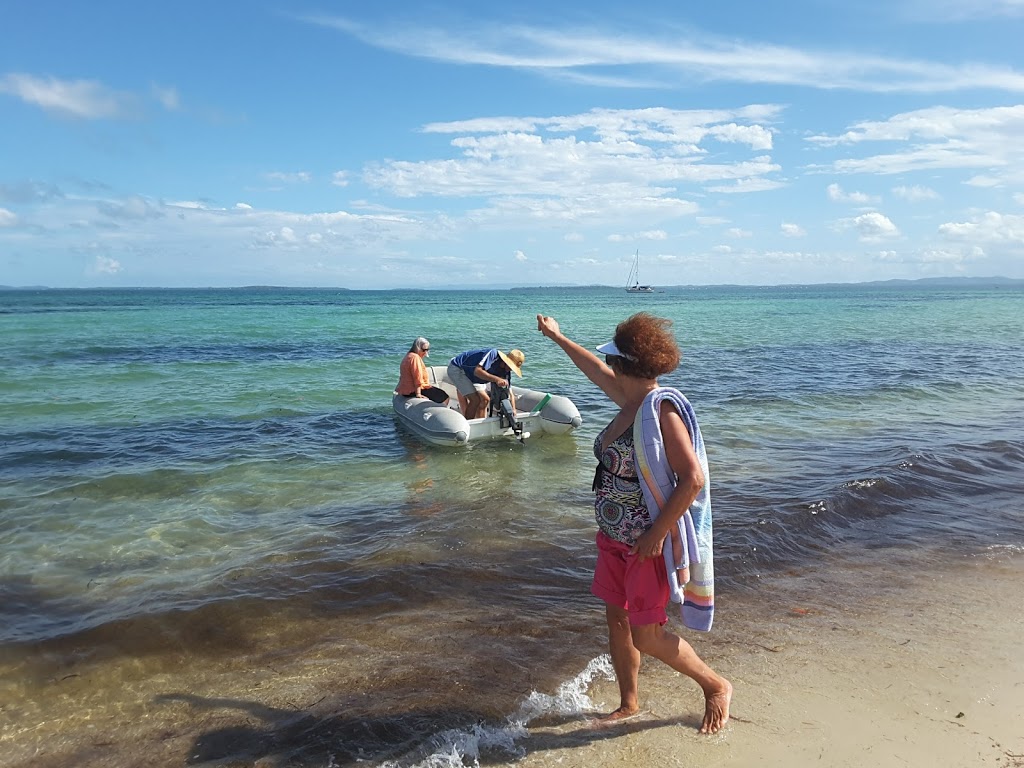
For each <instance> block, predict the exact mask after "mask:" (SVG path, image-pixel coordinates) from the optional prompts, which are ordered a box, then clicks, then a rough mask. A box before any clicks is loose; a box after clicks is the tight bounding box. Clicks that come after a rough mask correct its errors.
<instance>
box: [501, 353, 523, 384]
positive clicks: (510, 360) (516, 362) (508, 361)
mask: <svg viewBox="0 0 1024 768" xmlns="http://www.w3.org/2000/svg"><path fill="white" fill-rule="evenodd" d="M498 357H500V358H501V359H502V360H503V361H504V362H505V365H507V366H508V367H509V368H511V369H512V371H513V372H514V373H515V375H516V376H518V377H519V378H523V368H522V365H523V362H524V361H525V360H526V355H524V354H523V351H522V350H521V349H512V350H509V353H508V354H507V355H506V354H505V353H504V352H502V351H501V350H500V349H499V350H498Z"/></svg>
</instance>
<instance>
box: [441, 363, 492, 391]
mask: <svg viewBox="0 0 1024 768" xmlns="http://www.w3.org/2000/svg"><path fill="white" fill-rule="evenodd" d="M448 381H450V382H451V383H452V384H454V385H455V388H456V389H457V390H459V394H460V395H465V396H466V397H469V396H470V395H472V394H473V393H475V392H483V391H484V390H485V389H486V388H487V385H486V384H474V383H473V382H472V380H470V378H469V376H467V375H466V372H465V371H464V370H462V369H461V368H459V366H457V365H455V364H454V363H448Z"/></svg>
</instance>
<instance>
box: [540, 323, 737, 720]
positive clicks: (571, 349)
mask: <svg viewBox="0 0 1024 768" xmlns="http://www.w3.org/2000/svg"><path fill="white" fill-rule="evenodd" d="M671 325H672V323H671V321H670V320H666V319H664V318H659V317H655V316H654V315H651V314H648V313H646V312H640V313H638V314H635V315H633V316H632V317H630V318H628V319H626V320H624V321H623V322H621V323H619V325H618V326H617V327H616V329H615V337H614V339H613V340H612V341H610V342H608V343H606V344H602V345H601V346H599V347H597V351H598V352H602V353H603V354H604V355H605V359H604V360H603V361H602V360H601V359H600V358H598V357H597V355H595V354H594V353H593V352H591V351H590V350H588V349H586V348H584V347H582V346H580V345H579V344H577V343H576V342H574V341H572V340H571V339H569V338H568V337H567V336H565V335H564V334H563V333H562V332H561V329H560V328H559V325H558V321H556V320H555V319H554V318H553V317H547V316H544V315H537V330H539V331H540V332H541V333H543V334H544V335H545V336H547V337H548V338H549V339H551V340H552V341H554V342H555V343H556V344H557V345H558V346H559V347H561V348H562V350H563V351H564V352H565V353H566V354H567V355H568V356H569V359H570V360H572V362H573V363H574V364H575V365H576V367H577V368H579V369H580V370H581V371H582V372H583V373H584V374H585V375H586V377H587V378H588V379H590V380H591V381H592V382H594V384H596V385H597V386H598V387H600V388H601V390H602V391H604V393H605V394H606V395H608V397H610V398H611V399H612V401H613V402H614V403H615V404H616V405H618V406H619V412H618V413H617V414H616V415H615V418H613V419H612V421H611V423H609V424H608V426H607V427H605V428H604V429H603V430H602V431H601V432H600V434H599V435H598V436H597V439H596V440H595V441H594V455H595V457H596V458H597V460H598V470H597V474H596V476H595V478H594V490H595V492H596V498H595V505H594V506H595V512H596V517H597V524H598V533H597V548H598V560H597V566H596V568H595V571H594V581H593V584H592V586H591V592H593V593H594V595H596V596H597V597H599V598H601V599H602V600H604V602H605V613H606V617H607V621H608V648H609V652H610V655H611V659H612V666H613V667H614V669H615V677H616V679H617V681H618V686H619V697H620V700H619V707H618V709H616V710H615V711H614V712H612V713H611V714H609V715H607V716H606V719H607V720H619V719H623V718H626V717H631V716H632V715H635V714H637V713H638V712H639V711H640V704H639V691H638V678H639V672H640V655H641V654H642V653H646V654H648V655H650V656H653V657H655V658H656V659H659V660H661V661H663V662H665V663H666V664H668V665H669V666H670V667H672V668H673V669H674V670H676V671H677V672H681V673H682V674H684V675H686V676H687V677H690V678H691V679H693V680H694V681H695V682H696V683H697V684H698V685H700V687H701V689H702V690H703V691H704V702H705V704H704V720H703V722H702V723H701V727H700V732H701V733H709V734H710V733H717V732H718V731H719V730H721V729H722V728H723V727H724V726H725V724H726V722H727V721H728V719H729V704H730V702H731V700H732V685H731V684H730V683H729V681H728V680H726V679H725V678H724V677H722V676H721V675H719V674H717V673H716V672H715V671H714V670H713V669H711V667H709V666H708V665H707V664H705V663H704V662H703V661H702V660H701V658H700V657H699V656H698V655H697V653H696V652H695V651H694V650H693V648H692V647H691V646H690V644H689V643H687V642H686V641H685V640H683V639H682V638H681V637H679V636H678V635H675V634H673V633H672V632H668V631H666V630H665V628H664V625H665V624H666V622H667V621H668V619H667V617H666V614H665V607H666V605H667V604H668V602H669V597H670V588H669V575H668V571H667V567H666V565H665V561H664V559H663V557H662V549H663V547H664V546H666V539H667V538H669V534H670V531H672V530H673V529H674V528H675V526H676V525H677V524H678V522H679V521H680V519H682V517H683V515H684V513H686V511H687V510H688V509H689V508H690V505H691V504H692V503H693V502H694V499H696V498H697V495H698V494H699V493H700V492H701V490H702V489H703V488H704V482H705V478H704V472H703V469H702V468H701V463H700V460H699V459H698V456H697V453H696V451H695V450H694V443H693V440H692V439H691V437H690V433H689V431H688V430H687V426H686V423H685V422H684V420H683V418H682V416H681V415H680V412H679V411H678V410H677V408H676V406H675V405H673V403H672V402H670V401H668V400H662V401H660V406H658V407H659V409H660V411H659V416H660V426H661V437H662V439H663V440H664V449H665V455H666V457H667V459H668V464H669V465H670V467H671V471H672V472H673V473H674V474H675V478H676V482H675V487H674V489H673V490H672V492H671V494H670V495H669V497H668V499H667V501H666V503H665V504H664V506H663V507H662V508H661V510H660V511H655V513H654V515H652V514H651V511H650V510H649V509H648V506H647V501H646V499H645V496H644V493H643V489H642V487H641V482H640V478H639V476H638V473H637V450H638V449H637V447H636V446H635V445H634V441H633V423H634V420H635V419H636V415H637V411H638V410H639V409H640V408H641V405H642V404H643V403H644V400H645V398H647V396H648V395H649V394H651V393H652V392H653V391H654V390H656V389H659V387H660V385H659V384H658V380H657V379H658V377H659V376H662V375H664V374H666V373H669V372H671V371H673V370H675V369H676V367H677V366H678V365H679V359H680V353H679V347H678V345H677V344H676V341H675V338H674V337H673V336H672V333H671V331H670V330H669V329H670V327H671ZM668 546H672V545H671V543H669V544H668Z"/></svg>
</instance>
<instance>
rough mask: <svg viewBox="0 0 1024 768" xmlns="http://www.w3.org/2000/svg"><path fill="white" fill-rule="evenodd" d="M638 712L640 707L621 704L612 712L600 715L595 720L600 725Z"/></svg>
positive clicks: (635, 714)
mask: <svg viewBox="0 0 1024 768" xmlns="http://www.w3.org/2000/svg"><path fill="white" fill-rule="evenodd" d="M639 714H640V707H626V706H622V707H619V708H618V709H616V710H615V711H614V712H609V713H608V714H607V715H601V716H600V717H599V718H597V721H598V722H599V723H601V724H602V725H610V724H611V723H615V722H618V721H620V720H628V719H629V718H631V717H636V716H637V715H639Z"/></svg>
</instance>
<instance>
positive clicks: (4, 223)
mask: <svg viewBox="0 0 1024 768" xmlns="http://www.w3.org/2000/svg"><path fill="white" fill-rule="evenodd" d="M17 223H18V216H17V214H15V213H14V211H9V210H7V209H6V208H0V227H13V226H14V225H15V224H17Z"/></svg>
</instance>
